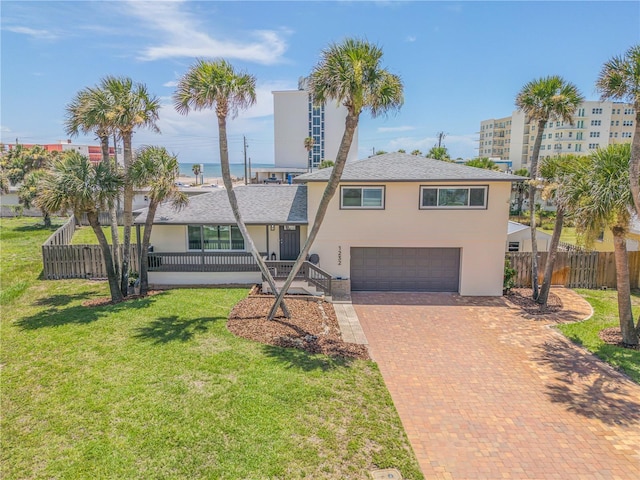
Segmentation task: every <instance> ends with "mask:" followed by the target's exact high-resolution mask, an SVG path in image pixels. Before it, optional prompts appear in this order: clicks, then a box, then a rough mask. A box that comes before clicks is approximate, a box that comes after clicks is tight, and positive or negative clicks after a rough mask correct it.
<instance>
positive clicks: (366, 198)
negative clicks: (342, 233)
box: [340, 186, 384, 210]
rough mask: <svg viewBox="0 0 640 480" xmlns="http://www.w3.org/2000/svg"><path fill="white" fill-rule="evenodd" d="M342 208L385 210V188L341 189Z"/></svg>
mask: <svg viewBox="0 0 640 480" xmlns="http://www.w3.org/2000/svg"><path fill="white" fill-rule="evenodd" d="M340 208H342V209H350V208H360V209H379V210H383V209H384V187H383V186H378V187H351V186H345V187H340Z"/></svg>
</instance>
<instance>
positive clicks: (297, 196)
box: [135, 185, 307, 225]
mask: <svg viewBox="0 0 640 480" xmlns="http://www.w3.org/2000/svg"><path fill="white" fill-rule="evenodd" d="M233 190H234V192H236V197H237V199H238V205H239V206H240V212H241V214H242V218H243V220H244V222H245V223H246V224H248V225H251V224H253V225H265V224H274V225H278V224H286V223H293V224H306V223H307V187H306V186H304V185H243V186H239V187H235V188H234V189H233ZM147 211H148V209H146V208H145V209H144V210H143V212H142V213H141V214H140V215H139V216H138V217H137V218H136V219H135V223H144V221H145V218H146V217H147ZM154 224H156V225H158V224H179V225H185V224H235V219H234V217H233V212H232V211H231V206H230V205H229V199H228V197H227V192H226V190H224V189H219V190H215V191H213V192H210V193H205V194H202V195H197V196H194V197H191V198H190V199H189V205H187V206H186V207H185V208H183V209H182V210H180V211H176V210H175V209H174V208H173V207H172V206H171V205H170V204H162V205H160V206H159V207H158V210H157V211H156V216H155V220H154Z"/></svg>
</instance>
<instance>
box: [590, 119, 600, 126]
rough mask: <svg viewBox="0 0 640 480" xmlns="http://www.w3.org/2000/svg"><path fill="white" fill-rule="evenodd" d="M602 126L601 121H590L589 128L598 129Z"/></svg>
mask: <svg viewBox="0 0 640 480" xmlns="http://www.w3.org/2000/svg"><path fill="white" fill-rule="evenodd" d="M601 124H602V120H591V126H595V127H599V126H600V125H601Z"/></svg>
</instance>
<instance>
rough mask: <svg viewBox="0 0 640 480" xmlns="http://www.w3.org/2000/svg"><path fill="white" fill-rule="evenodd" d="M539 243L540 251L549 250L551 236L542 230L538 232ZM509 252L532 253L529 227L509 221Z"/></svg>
mask: <svg viewBox="0 0 640 480" xmlns="http://www.w3.org/2000/svg"><path fill="white" fill-rule="evenodd" d="M536 240H537V241H538V251H539V252H546V251H548V250H549V244H550V243H551V235H550V234H548V233H545V232H541V231H540V230H537V231H536ZM506 251H507V252H530V251H531V229H530V228H529V225H523V224H522V223H518V222H512V221H509V224H508V226H507V248H506Z"/></svg>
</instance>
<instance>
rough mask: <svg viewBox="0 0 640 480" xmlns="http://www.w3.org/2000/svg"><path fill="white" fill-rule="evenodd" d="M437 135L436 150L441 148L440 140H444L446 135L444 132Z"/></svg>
mask: <svg viewBox="0 0 640 480" xmlns="http://www.w3.org/2000/svg"><path fill="white" fill-rule="evenodd" d="M437 135H438V148H440V147H441V146H442V140H444V137H446V136H447V134H446V133H444V132H438V133H437Z"/></svg>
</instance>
